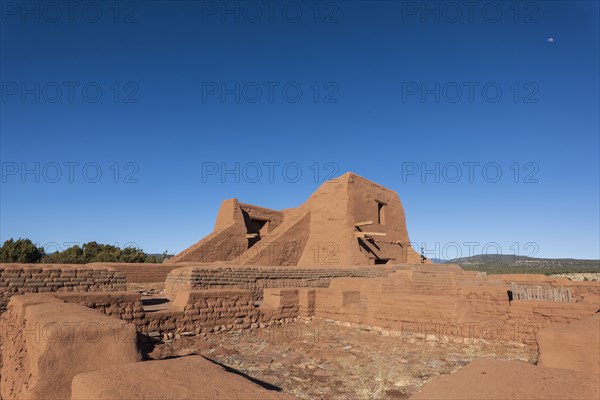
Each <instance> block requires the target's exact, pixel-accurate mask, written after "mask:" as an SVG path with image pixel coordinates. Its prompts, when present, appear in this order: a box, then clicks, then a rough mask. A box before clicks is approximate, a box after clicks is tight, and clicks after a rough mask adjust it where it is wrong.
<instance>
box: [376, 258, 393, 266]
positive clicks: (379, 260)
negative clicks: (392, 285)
mask: <svg viewBox="0 0 600 400" xmlns="http://www.w3.org/2000/svg"><path fill="white" fill-rule="evenodd" d="M389 261H390V259H389V258H376V259H375V265H383V264H387V263H388V262H389Z"/></svg>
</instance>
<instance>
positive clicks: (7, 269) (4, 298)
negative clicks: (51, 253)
mask: <svg viewBox="0 0 600 400" xmlns="http://www.w3.org/2000/svg"><path fill="white" fill-rule="evenodd" d="M125 289H126V284H125V275H123V273H121V272H120V271H118V270H116V269H114V268H111V267H107V266H102V265H92V264H88V265H64V264H0V313H2V312H3V311H4V310H5V309H6V305H7V304H8V301H9V299H10V298H11V296H13V295H15V294H23V293H50V292H71V291H73V292H88V291H103V292H110V291H119V290H125Z"/></svg>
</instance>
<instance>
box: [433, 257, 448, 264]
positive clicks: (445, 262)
mask: <svg viewBox="0 0 600 400" xmlns="http://www.w3.org/2000/svg"><path fill="white" fill-rule="evenodd" d="M430 260H431V262H433V263H435V264H447V263H448V260H442V259H441V258H430Z"/></svg>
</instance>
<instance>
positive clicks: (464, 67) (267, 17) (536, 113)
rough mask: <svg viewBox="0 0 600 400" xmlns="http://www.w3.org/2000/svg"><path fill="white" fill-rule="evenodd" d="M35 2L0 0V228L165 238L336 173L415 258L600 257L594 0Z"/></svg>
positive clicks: (109, 238)
mask: <svg viewBox="0 0 600 400" xmlns="http://www.w3.org/2000/svg"><path fill="white" fill-rule="evenodd" d="M51 3H52V4H53V5H51V6H49V5H48V4H47V3H45V2H35V1H34V2H28V3H27V9H22V7H23V6H22V3H21V2H13V1H4V0H2V1H1V6H2V8H1V9H0V12H1V14H0V15H1V18H2V19H1V31H0V32H1V39H0V46H1V57H0V58H1V59H0V72H1V79H0V81H1V82H2V87H1V96H2V98H1V102H0V106H1V112H0V118H1V126H0V128H1V135H0V145H1V149H0V157H1V161H2V177H1V179H2V180H1V186H0V188H1V191H0V201H1V208H0V219H1V221H0V240H1V241H5V240H7V239H9V238H11V237H12V238H17V237H28V238H31V239H32V240H33V241H35V242H37V243H39V244H42V245H46V247H47V248H50V249H52V248H53V246H55V245H53V244H52V243H56V244H58V246H60V247H63V248H64V244H65V243H69V242H78V243H83V242H87V241H92V240H95V241H98V242H104V243H110V244H115V243H118V244H120V245H124V244H125V243H135V244H136V245H138V246H139V247H141V248H142V249H144V250H145V251H149V252H162V251H164V250H169V252H178V251H180V250H182V249H184V248H186V247H187V246H189V245H190V244H192V243H194V242H195V241H197V240H198V239H200V238H201V237H203V236H204V235H206V234H208V233H209V232H210V231H211V230H212V228H213V224H214V219H215V216H216V213H217V211H218V208H219V205H220V203H221V201H222V200H223V199H227V198H232V197H236V198H238V199H240V200H241V201H243V202H248V203H252V204H258V205H263V206H266V207H271V208H275V209H283V208H289V207H295V206H297V205H299V204H301V203H302V202H304V201H305V199H306V198H307V197H308V196H309V195H310V194H311V193H312V192H313V191H314V190H315V189H316V188H317V187H318V186H319V184H320V183H321V182H322V181H323V180H324V178H325V177H327V176H329V175H330V174H331V173H335V174H341V173H343V172H346V171H353V172H355V173H357V174H359V175H362V176H364V177H366V178H368V179H371V180H374V181H376V182H378V183H380V184H383V185H385V186H387V187H389V188H392V189H394V190H396V191H397V192H398V193H399V195H400V198H401V199H402V201H403V204H404V207H405V210H406V214H407V221H408V229H409V234H410V236H411V240H412V241H414V242H415V243H417V245H419V246H420V245H421V244H423V245H424V246H425V247H426V252H427V254H428V255H430V256H431V257H439V258H452V257H454V256H457V255H458V256H460V255H462V256H466V255H469V254H468V252H469V249H472V248H473V249H474V252H475V253H481V252H482V250H483V248H484V246H485V245H486V244H488V246H487V247H486V248H485V250H486V251H487V252H488V253H495V252H496V251H494V250H495V247H493V246H495V245H493V244H492V245H489V244H491V243H497V244H498V246H499V249H498V250H499V251H501V252H502V253H503V254H514V253H515V251H518V253H519V254H523V255H529V254H534V255H536V256H540V257H574V258H595V259H597V258H600V255H599V252H600V249H599V242H600V238H599V230H600V216H599V203H600V193H599V189H600V188H599V186H600V183H599V182H600V177H599V170H600V165H599V164H600V161H599V153H600V143H599V135H600V134H599V132H600V127H599V107H600V104H599V78H598V77H599V71H600V65H599V6H598V2H596V1H582V2H577V1H568V2H567V1H565V2H561V1H539V2H521V3H517V7H515V3H514V2H513V1H497V2H482V3H479V4H478V5H477V6H476V7H474V8H472V9H470V8H468V7H467V6H465V5H464V3H463V2H457V3H448V2H426V3H425V4H426V7H427V8H426V9H423V8H422V7H423V4H424V3H422V2H420V1H419V2H408V1H405V2H391V1H369V2H367V1H347V2H346V1H344V2H319V3H316V4H317V7H316V8H315V3H314V2H312V1H311V2H302V1H299V2H287V3H279V4H278V5H277V6H271V5H270V4H272V3H269V2H266V3H265V2H228V3H227V9H222V2H201V1H181V2H174V1H169V2H166V1H165V2H163V1H144V2H135V1H134V2H121V3H117V7H116V8H115V7H114V3H113V2H112V1H110V2H108V1H106V2H104V1H100V2H95V3H94V2H92V3H88V2H78V1H75V2H71V3H69V2H60V1H59V2H51ZM69 4H74V5H73V6H69ZM285 4H287V5H286V6H284V5H285ZM448 4H451V5H448ZM457 6H458V7H457ZM499 90H500V92H499ZM273 163H279V164H278V165H277V164H273ZM477 163H479V164H477ZM269 165H271V166H269ZM236 166H239V177H238V176H236V172H233V173H230V174H226V175H225V176H222V175H221V172H222V169H223V167H224V168H227V169H230V170H234V171H235V169H236ZM257 166H258V167H259V168H260V169H257ZM284 166H285V169H284ZM298 167H299V170H300V171H301V173H302V175H301V176H299V177H297V172H298ZM484 167H485V168H484ZM425 169H426V170H433V171H436V169H437V171H438V172H439V176H438V177H436V175H435V172H432V173H429V174H426V175H424V176H423V175H422V174H421V172H423V170H425ZM28 171H29V172H28ZM257 171H259V172H260V173H261V175H260V176H257ZM270 171H272V172H274V174H273V176H272V179H269V172H270ZM315 171H318V172H319V174H318V176H315ZM516 171H518V172H519V173H518V175H516ZM458 172H459V173H460V174H461V175H460V176H457V173H458ZM470 172H472V177H471V178H470V177H469V175H470ZM498 172H500V173H501V174H502V175H501V176H500V177H499V178H497V173H498ZM99 173H100V174H101V176H100V175H98V174H99ZM115 181H116V182H115ZM472 242H475V243H476V244H469V243H472ZM515 243H516V245H515ZM436 246H437V247H436ZM490 246H492V247H490ZM436 249H437V250H436Z"/></svg>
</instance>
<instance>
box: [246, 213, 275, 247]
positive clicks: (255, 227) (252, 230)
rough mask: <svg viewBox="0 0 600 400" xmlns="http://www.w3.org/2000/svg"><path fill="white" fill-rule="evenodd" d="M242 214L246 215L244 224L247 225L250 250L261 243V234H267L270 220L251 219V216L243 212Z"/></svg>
mask: <svg viewBox="0 0 600 400" xmlns="http://www.w3.org/2000/svg"><path fill="white" fill-rule="evenodd" d="M242 214H243V215H244V224H245V225H246V239H248V248H250V247H252V246H254V245H255V244H256V243H258V242H259V241H260V239H261V232H262V233H266V231H267V230H268V228H269V225H268V222H269V220H268V219H262V218H256V217H250V215H248V213H247V212H245V211H243V210H242Z"/></svg>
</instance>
